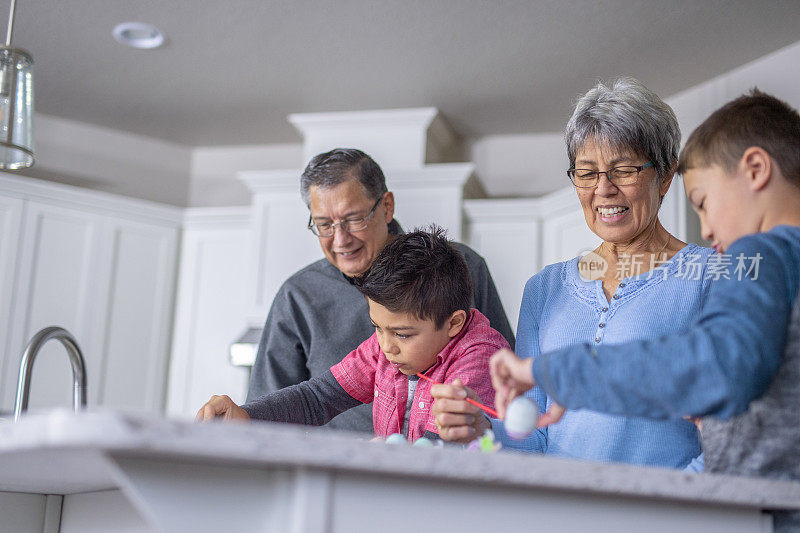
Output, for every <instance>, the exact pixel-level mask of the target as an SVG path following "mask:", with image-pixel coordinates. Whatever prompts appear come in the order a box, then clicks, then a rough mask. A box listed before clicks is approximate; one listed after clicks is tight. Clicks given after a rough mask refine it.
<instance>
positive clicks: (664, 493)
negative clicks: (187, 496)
mask: <svg viewBox="0 0 800 533" xmlns="http://www.w3.org/2000/svg"><path fill="white" fill-rule="evenodd" d="M359 437H360V436H358V435H354V434H350V433H345V432H334V431H328V430H323V429H319V428H306V427H299V426H290V425H285V424H266V423H253V424H236V423H213V424H205V425H196V424H192V423H189V422H186V421H177V420H166V419H160V418H155V417H147V416H143V415H131V414H122V413H116V412H109V411H105V412H104V411H95V412H87V413H82V414H77V415H76V414H74V413H72V412H69V411H60V410H59V411H51V412H48V413H43V414H38V415H36V414H33V415H29V416H27V417H25V418H24V419H23V420H21V421H20V422H19V423H17V424H12V423H8V422H5V423H2V424H0V491H12V492H35V493H49V494H71V493H78V492H89V491H96V490H104V489H112V488H115V487H116V486H117V483H116V481H115V476H114V467H113V464H112V463H113V461H110V460H109V458H117V457H147V458H151V459H158V460H165V461H172V462H182V463H189V464H191V463H199V462H200V463H204V464H224V465H230V466H239V465H240V466H243V467H248V468H253V467H259V466H261V467H263V468H268V467H275V466H280V467H288V468H296V467H303V468H311V469H315V468H316V469H325V470H346V471H355V472H368V473H373V474H378V475H385V476H404V477H413V478H418V479H420V482H424V480H425V479H438V480H443V479H446V480H451V481H458V482H464V483H474V484H483V483H486V484H494V485H500V486H508V487H523V488H524V487H536V488H544V489H547V490H553V491H566V492H582V493H597V494H602V495H606V496H608V495H613V496H618V497H633V498H647V499H656V500H672V501H683V502H687V501H689V502H708V503H714V504H717V505H726V506H727V505H730V506H737V507H744V508H771V509H800V483H790V482H783V481H768V480H762V479H749V478H737V477H729V476H716V475H710V474H701V475H697V474H686V473H683V472H678V471H673V470H668V469H662V468H643V467H634V466H629V465H619V464H601V463H591V462H584V461H577V460H570V459H561V458H554V457H544V456H537V455H523V454H518V453H495V454H483V453H479V452H474V451H466V450H462V449H457V448H418V447H411V446H402V445H394V446H392V445H386V444H383V443H375V442H369V441H368V440H364V439H361V438H359Z"/></svg>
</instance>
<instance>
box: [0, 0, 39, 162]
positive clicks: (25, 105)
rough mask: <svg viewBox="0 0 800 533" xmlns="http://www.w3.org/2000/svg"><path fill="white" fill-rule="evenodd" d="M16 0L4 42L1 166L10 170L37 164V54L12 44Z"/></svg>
mask: <svg viewBox="0 0 800 533" xmlns="http://www.w3.org/2000/svg"><path fill="white" fill-rule="evenodd" d="M15 4H16V1H15V0H11V6H10V9H9V14H8V33H7V34H6V45H5V46H0V169H10V170H14V169H19V168H26V167H29V166H31V165H33V70H32V67H33V58H32V57H31V55H30V54H29V53H28V52H26V51H25V50H22V49H20V48H12V46H11V33H12V31H13V29H14V8H15Z"/></svg>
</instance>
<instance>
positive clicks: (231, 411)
mask: <svg viewBox="0 0 800 533" xmlns="http://www.w3.org/2000/svg"><path fill="white" fill-rule="evenodd" d="M215 418H221V419H222V420H250V415H248V414H247V411H245V410H244V409H242V408H241V407H239V406H238V405H236V403H235V402H234V401H233V400H231V399H230V398H229V397H228V396H224V395H223V396H212V397H211V399H210V400H208V401H207V402H206V404H205V405H204V406H203V407H201V408H200V410H199V411H197V416H195V417H194V421H195V422H209V421H211V420H214V419H215Z"/></svg>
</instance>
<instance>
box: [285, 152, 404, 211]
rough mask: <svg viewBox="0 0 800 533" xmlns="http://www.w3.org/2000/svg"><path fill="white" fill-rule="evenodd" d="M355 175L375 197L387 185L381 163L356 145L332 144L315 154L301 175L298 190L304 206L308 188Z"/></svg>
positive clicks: (380, 194) (382, 192) (383, 190)
mask: <svg viewBox="0 0 800 533" xmlns="http://www.w3.org/2000/svg"><path fill="white" fill-rule="evenodd" d="M353 178H355V179H358V181H359V183H361V185H362V186H363V187H364V191H365V192H366V193H367V197H368V198H371V199H373V200H378V199H379V198H381V197H382V196H383V195H384V193H386V192H387V191H388V190H389V189H387V188H386V177H385V176H384V175H383V171H382V170H381V167H379V166H378V163H376V162H375V160H374V159H372V158H371V157H370V156H368V155H367V154H365V153H364V152H362V151H361V150H357V149H355V148H335V149H333V150H331V151H330V152H325V153H323V154H318V155H315V156H314V157H313V158H312V159H311V161H309V163H308V166H307V167H306V169H305V170H304V171H303V175H302V177H301V178H300V194H301V195H302V197H303V201H304V202H305V203H306V207H310V205H311V198H310V196H309V189H310V188H311V187H320V188H323V189H328V188H331V187H335V186H336V185H339V184H340V183H342V182H344V181H347V180H349V179H353Z"/></svg>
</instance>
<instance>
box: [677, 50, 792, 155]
mask: <svg viewBox="0 0 800 533" xmlns="http://www.w3.org/2000/svg"><path fill="white" fill-rule="evenodd" d="M755 86H758V88H759V89H761V90H762V91H765V92H768V93H770V94H773V95H774V96H777V97H778V98H780V99H782V100H784V101H786V102H787V103H788V104H789V105H791V106H792V107H794V108H795V109H798V108H800V41H798V42H796V43H795V44H792V45H790V46H787V47H786V48H782V49H780V50H778V51H776V52H773V53H772V54H769V55H766V56H764V57H761V58H759V59H756V60H755V61H752V62H750V63H747V64H745V65H742V66H741V67H739V68H737V69H734V70H731V71H729V72H726V73H725V74H722V75H720V76H717V77H716V78H712V79H710V80H708V81H707V82H705V83H702V84H700V85H697V86H695V87H692V88H691V89H687V90H686V91H683V92H680V93H678V94H676V95H674V96H671V97H669V98H667V99H666V102H667V103H668V104H669V105H671V106H672V108H673V109H674V110H675V114H676V115H678V122H679V123H680V125H681V131H682V132H683V137H684V139H683V140H684V141H685V140H686V138H687V137H688V136H689V134H690V133H691V132H692V131H693V130H694V129H695V128H696V127H697V126H699V125H700V123H701V122H703V120H705V119H706V117H708V115H710V114H711V113H712V112H713V111H715V110H716V109H717V108H719V107H721V106H722V105H723V104H724V103H726V102H728V101H730V100H733V99H734V98H736V97H737V96H740V95H742V94H743V93H745V92H747V91H749V90H750V89H752V88H753V87H755Z"/></svg>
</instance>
